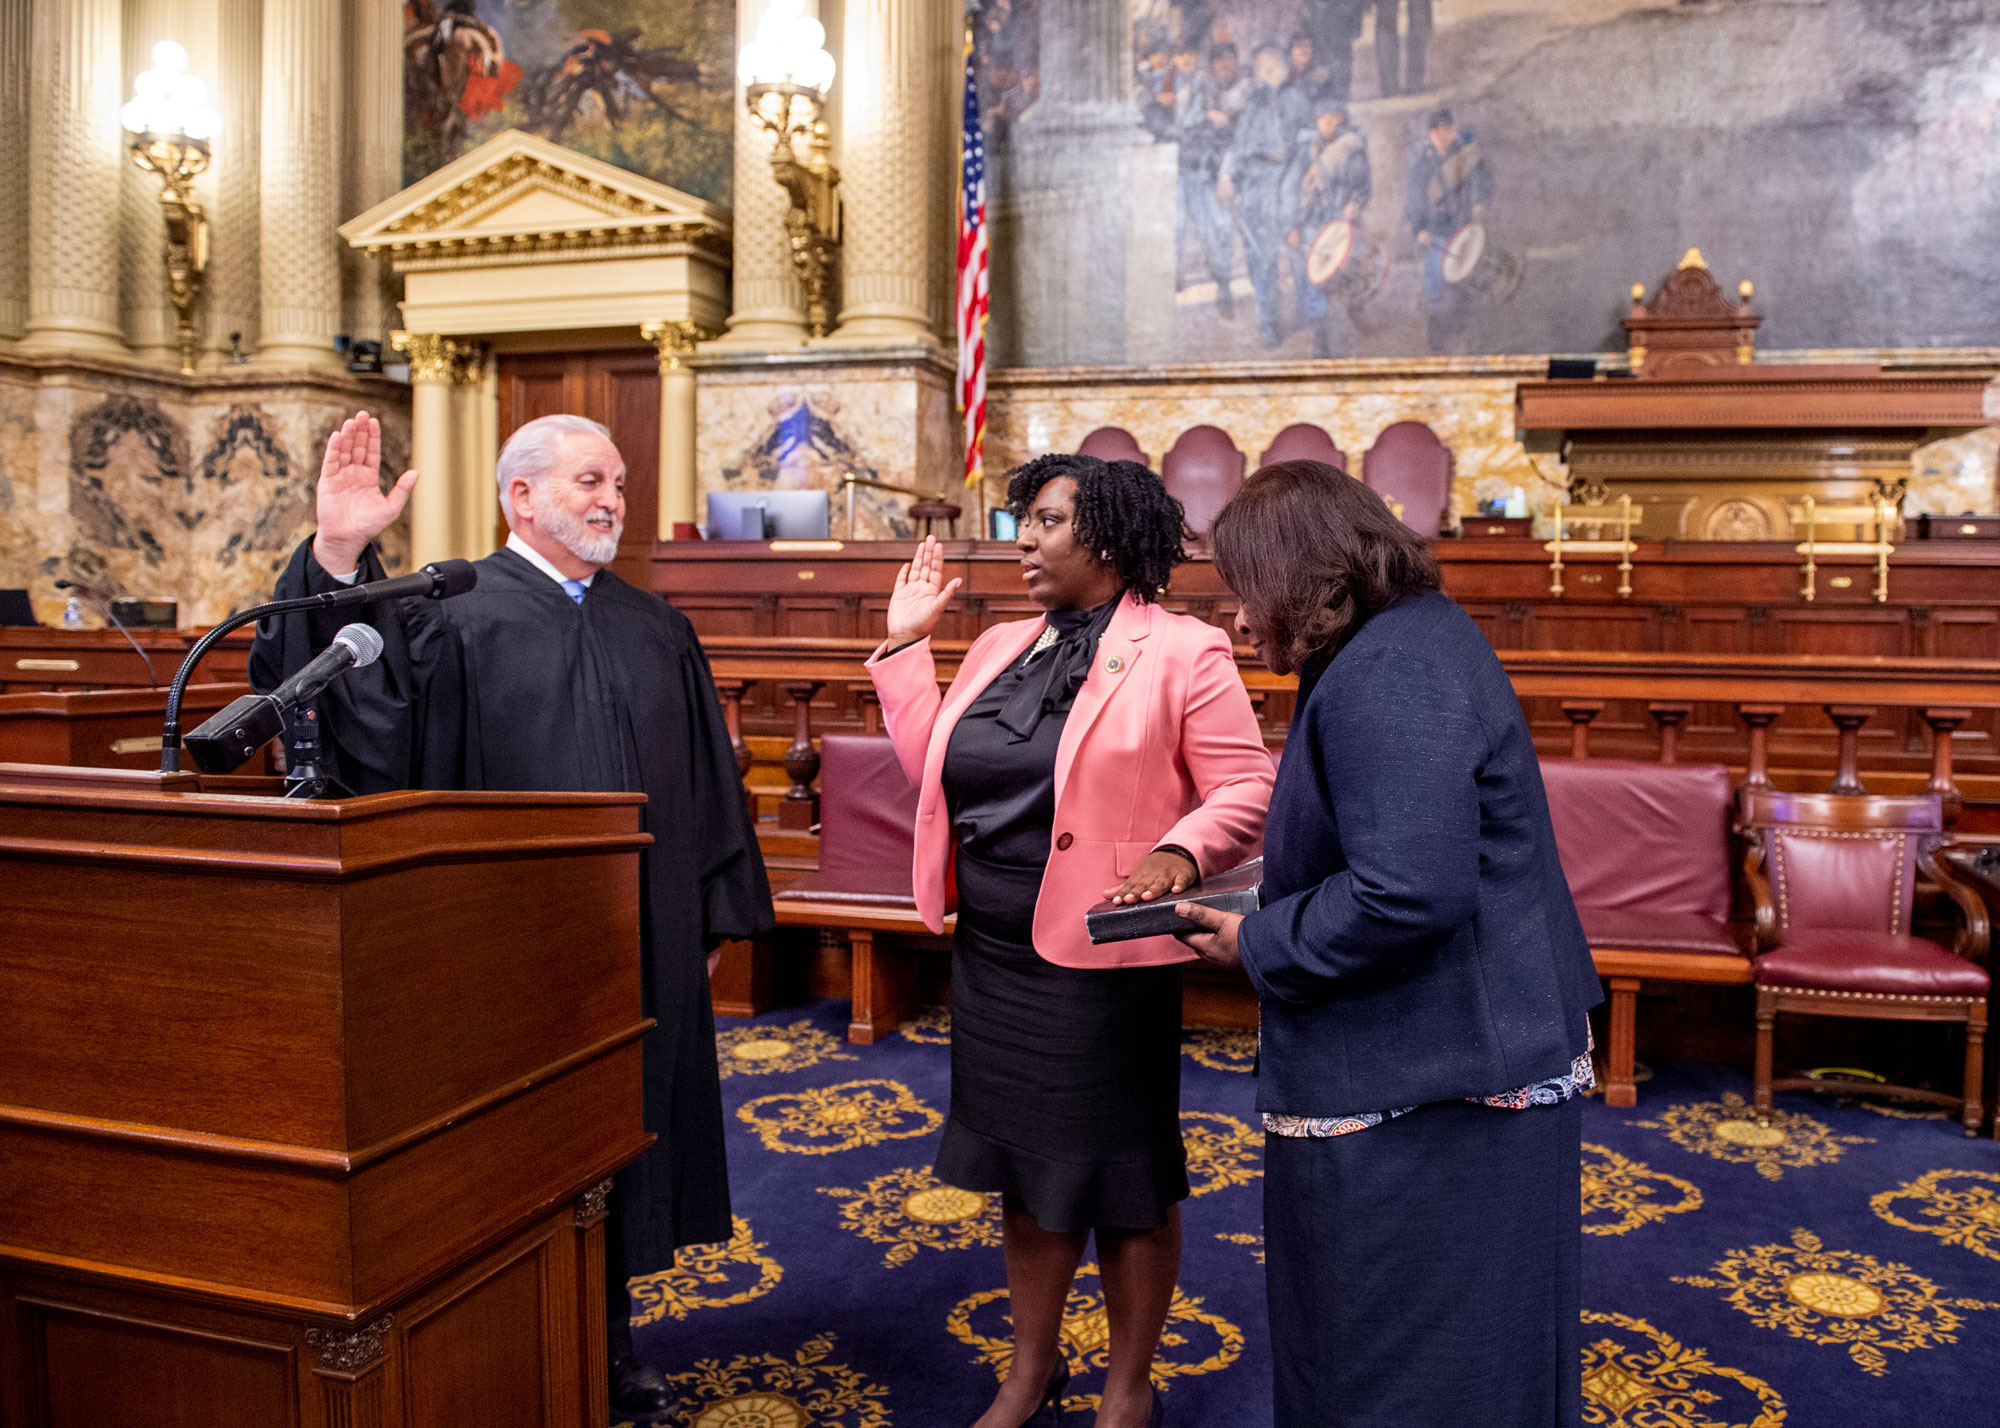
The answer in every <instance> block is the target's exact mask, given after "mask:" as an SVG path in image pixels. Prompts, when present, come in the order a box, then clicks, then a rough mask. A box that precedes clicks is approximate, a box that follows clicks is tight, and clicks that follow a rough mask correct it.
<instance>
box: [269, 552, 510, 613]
mask: <svg viewBox="0 0 2000 1428" xmlns="http://www.w3.org/2000/svg"><path fill="white" fill-rule="evenodd" d="M478 583H479V572H478V571H477V570H475V569H474V568H473V565H472V562H471V561H469V560H440V561H437V562H435V563H434V564H431V565H426V566H425V567H424V568H423V569H422V570H419V571H417V572H416V573H415V574H414V575H398V576H396V577H394V578H393V579H390V580H376V581H372V582H370V583H369V584H367V585H350V586H348V587H347V588H346V589H344V590H329V591H327V592H325V593H324V594H321V595H310V596H307V597H306V598H307V599H309V600H311V601H312V603H313V605H315V606H317V607H319V608H320V609H325V610H331V609H337V608H338V607H340V606H342V605H372V604H374V603H375V602H376V601H377V600H400V599H403V598H405V597H407V596H412V595H416V596H421V597H422V598H424V599H426V600H449V599H450V598H451V597H452V596H454V595H463V594H464V593H465V592H466V591H468V590H470V589H471V588H472V587H473V586H475V585H477V584H478Z"/></svg>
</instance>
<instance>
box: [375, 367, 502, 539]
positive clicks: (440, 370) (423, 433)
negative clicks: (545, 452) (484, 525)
mask: <svg viewBox="0 0 2000 1428" xmlns="http://www.w3.org/2000/svg"><path fill="white" fill-rule="evenodd" d="M395 345H396V350H397V351H399V352H405V353H407V354H409V359H410V464H411V465H412V466H414V467H415V468H416V469H417V471H418V472H419V473H420V475H419V478H418V481H417V489H416V491H415V492H414V493H412V495H411V497H410V566H411V568H412V569H415V568H416V567H418V566H421V565H427V564H429V563H430V562H431V561H434V560H452V559H457V558H461V557H462V556H463V555H464V553H465V552H466V551H467V550H468V549H470V548H472V546H473V542H474V541H475V539H476V537H475V535H474V533H473V526H474V524H475V523H476V522H477V520H478V518H479V515H478V513H479V511H480V510H482V509H493V508H491V507H482V506H481V505H480V504H479V499H478V497H477V495H476V493H474V492H472V491H471V490H470V489H469V485H470V482H469V478H468V475H467V470H466V468H467V467H468V466H470V464H471V463H472V462H473V461H476V460H477V459H478V456H479V448H478V446H477V445H472V446H468V442H467V436H468V432H469V431H470V432H471V434H472V435H473V436H474V438H475V439H476V438H477V431H476V429H475V428H472V427H471V426H470V424H469V423H468V421H467V418H466V415H465V413H466V409H467V403H466V402H465V401H464V400H463V398H462V395H461V391H462V389H463V388H466V387H472V388H474V389H477V388H478V387H479V386H480V384H481V383H482V381H483V379H484V377H485V365H486V354H485V349H484V348H483V347H481V346H480V344H478V343H475V342H464V341H461V340H459V339H457V338H453V337H444V336H440V335H439V334H437V333H434V332H401V333H398V334H396V338H395ZM485 479H487V480H491V479H492V472H491V471H490V470H488V471H487V472H486V474H485ZM486 539H487V540H488V541H491V539H492V537H491V535H490V534H489V535H488V536H487V537H486ZM482 553H483V552H482Z"/></svg>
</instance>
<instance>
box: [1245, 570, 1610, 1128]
mask: <svg viewBox="0 0 2000 1428" xmlns="http://www.w3.org/2000/svg"><path fill="white" fill-rule="evenodd" d="M1264 896H1265V906H1264V908H1263V910H1262V911H1261V912H1256V913H1253V914H1251V915H1250V916H1249V917H1248V918H1246V919H1245V920H1244V922H1243V925H1242V928H1241V931H1240V935H1239V942H1240V945H1241V947H1242V951H1243V966H1244V969H1245V970H1246V971H1247V972H1248V973H1249V974H1250V979H1251V981H1252V982H1254V983H1255V984H1256V987H1257V995H1258V997H1259V999H1260V1002H1261V1010H1262V1016H1263V1033H1262V1048H1261V1057H1260V1061H1259V1067H1258V1071H1259V1078H1260V1084H1259V1090H1258V1096H1257V1104H1258V1109H1260V1110H1265V1111H1277V1112H1282V1113H1286V1114H1291V1115H1315V1116H1331V1115H1350V1114H1358V1113H1362V1112H1367V1111H1383V1110H1390V1109H1393V1108H1396V1107H1400V1106H1414V1105H1421V1104H1424V1103H1426V1102H1431V1101H1444V1100H1453V1099H1457V1098H1460V1097H1465V1096H1486V1095H1493V1094H1496V1093H1498V1092H1502V1091H1509V1090H1513V1089H1515V1088H1517V1087H1520V1086H1524V1085H1527V1084H1529V1083H1530V1082H1533V1081H1539V1080H1542V1079H1544V1078H1546V1077H1550V1076H1559V1075H1562V1074H1563V1073H1564V1072H1566V1071H1568V1070H1569V1067H1570V1062H1571V1061H1572V1059H1573V1058H1574V1057H1575V1056H1576V1055H1577V1054H1578V1053H1580V1052H1581V1051H1583V1050H1584V1048H1585V1046H1586V1044H1587V1042H1586V1037H1587V1033H1586V1030H1585V1013H1586V1012H1587V1011H1588V1010H1589V1009H1590V1008H1591V1007H1593V1006H1595V1005H1596V1004H1597V1003H1598V1002H1599V1001H1601V1000H1602V995H1601V993H1600V991H1599V989H1598V984H1597V976H1596V973H1595V971H1594V970H1593V968H1592V966H1591V961H1590V948H1589V945H1588V944H1587V943H1586V942H1585V941H1584V936H1583V928H1582V926H1581V925H1580V924H1579V923H1578V922H1577V917H1576V908H1575V906H1574V905H1573V904H1572V903H1571V901H1570V896H1569V885H1568V883H1567V882H1566V881H1565V880H1564V878H1563V871H1562V864H1561V863H1560V862H1558V861H1557V858H1556V839H1555V832H1554V830H1553V829H1552V828H1551V827H1550V826H1549V807H1548V799H1547V796H1546V795H1545V794H1544V793H1543V791H1542V775H1541V768H1540V765H1539V764H1538V763H1537V762H1536V758H1535V746H1534V742H1533V740H1532V739H1531V738H1530V737H1529V734H1528V724H1527V720H1526V719H1525V718H1523V717H1522V714H1521V704H1520V701H1519V700H1518V699H1516V698H1515V697H1514V688H1513V685H1512V684H1510V683H1509V682H1508V679H1507V673H1506V671H1505V670H1504V669H1502V668H1501V667H1500V661H1499V660H1498V659H1497V658H1496V657H1495V656H1494V654H1493V649H1492V646H1490V645H1489V644H1487V642H1486V638H1485V636H1483V635H1481V634H1480V632H1479V628H1478V626H1476V625H1474V624H1473V623H1472V620H1471V619H1470V618H1469V617H1468V616H1467V615H1466V613H1465V612H1464V611H1463V610H1461V609H1460V608H1459V607H1458V606H1457V605H1456V604H1455V603H1453V602H1452V601H1451V600H1449V599H1447V598H1446V597H1445V596H1443V595H1439V594H1429V595H1421V596H1416V597H1413V598H1409V599H1405V600H1402V601H1399V602H1398V603H1396V604H1394V605H1392V606H1390V607H1389V608H1388V609H1386V610H1384V611H1382V612H1381V613H1380V614H1378V615H1376V616H1375V617H1374V618H1372V619H1370V620H1369V621H1368V622H1367V623H1366V624H1364V625H1363V626H1362V627H1361V628H1360V630H1358V631H1357V632H1356V633H1355V635H1354V637H1353V638H1352V639H1351V640H1350V641H1349V642H1348V644H1347V645H1346V647H1345V648H1343V649H1342V650H1341V651H1340V653H1339V654H1338V655H1336V656H1335V657H1334V659H1333V661H1332V663H1331V664H1329V665H1328V666H1327V667H1326V670H1325V673H1324V674H1323V675H1322V676H1321V677H1320V679H1319V682H1318V684H1317V685H1316V686H1315V687H1313V688H1312V689H1311V690H1310V691H1309V692H1304V693H1303V695H1302V698H1301V704H1300V708H1299V709H1298V711H1297V713H1296V714H1295V715H1294V716H1293V719H1292V727H1291V734H1290V737H1289V738H1288V739H1287V741H1286V743H1285V756H1284V761H1283V764H1282V765H1281V767H1280V768H1279V771H1278V782H1277V787H1276V788H1275V789H1274V790H1273V792H1272V795H1271V816H1270V821H1269V822H1268V823H1267V824H1266V826H1265V832H1264Z"/></svg>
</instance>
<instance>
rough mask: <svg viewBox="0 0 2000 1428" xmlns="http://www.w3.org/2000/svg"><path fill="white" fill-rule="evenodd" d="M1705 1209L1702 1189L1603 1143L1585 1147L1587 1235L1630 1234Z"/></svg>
mask: <svg viewBox="0 0 2000 1428" xmlns="http://www.w3.org/2000/svg"><path fill="white" fill-rule="evenodd" d="M1700 1208H1701V1191H1699V1190H1697V1189H1696V1188H1695V1187H1694V1186H1693V1185H1692V1184H1690V1183H1689V1182H1687V1181H1685V1180H1683V1179H1681V1178H1680V1177H1679V1176H1678V1175H1668V1174H1665V1173H1664V1172H1662V1171H1658V1170H1654V1169H1653V1168H1652V1167H1651V1166H1649V1165H1647V1164H1646V1163H1645V1162H1644V1161H1643V1160H1632V1159H1629V1158H1627V1157H1626V1156H1623V1155H1620V1154H1619V1153H1618V1152H1617V1151H1615V1150H1613V1149H1611V1147H1609V1146H1605V1145H1592V1144H1591V1143H1590V1142H1589V1141H1585V1142H1584V1143H1583V1232H1584V1233H1585V1234H1586V1235H1628V1234H1630V1233H1631V1232H1632V1231H1634V1230H1636V1229H1638V1228H1639V1227H1640V1226H1641V1225H1656V1224H1659V1223H1660V1222H1661V1221H1662V1220H1664V1219H1666V1217H1667V1216H1669V1215H1685V1214H1686V1213H1688V1211H1690V1210H1699V1209H1700Z"/></svg>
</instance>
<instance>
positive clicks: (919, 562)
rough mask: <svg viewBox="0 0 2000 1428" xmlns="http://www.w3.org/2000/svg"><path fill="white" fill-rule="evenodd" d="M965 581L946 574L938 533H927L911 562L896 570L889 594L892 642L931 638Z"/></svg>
mask: <svg viewBox="0 0 2000 1428" xmlns="http://www.w3.org/2000/svg"><path fill="white" fill-rule="evenodd" d="M964 583H965V582H964V581H962V580H959V579H958V578H957V577H955V576H954V577H953V578H952V579H951V580H950V581H949V582H947V581H946V580H945V578H944V549H943V547H941V546H940V545H939V544H938V541H937V537H936V536H925V537H924V538H923V540H922V541H921V542H919V543H918V545H917V553H916V555H915V556H914V557H913V558H912V559H911V561H910V563H909V564H908V565H905V566H904V567H903V568H902V569H901V570H899V571H897V572H896V588H895V589H894V590H893V591H891V592H890V595H889V645H890V647H891V648H892V649H893V648H894V647H895V646H897V645H912V644H915V643H916V642H917V641H918V640H923V639H928V638H930V633H931V631H932V630H935V629H936V628H937V622H938V617H939V616H940V615H942V614H944V607H945V606H947V605H949V604H950V603H951V597H952V596H953V595H955V594H957V593H958V587H959V586H960V585H962V584H964Z"/></svg>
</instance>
